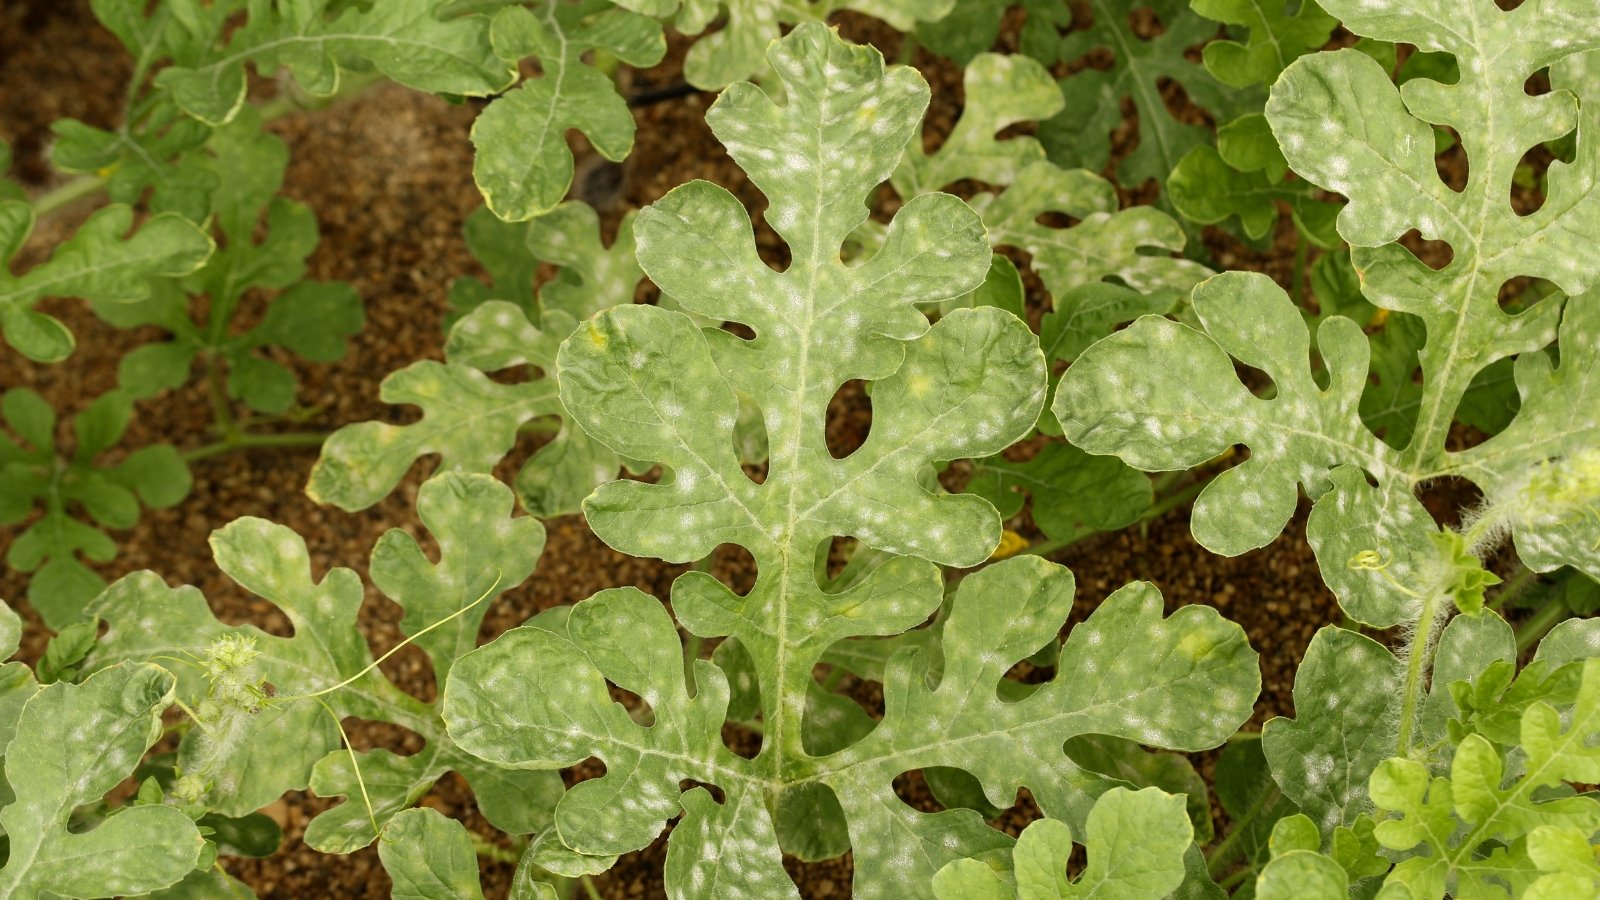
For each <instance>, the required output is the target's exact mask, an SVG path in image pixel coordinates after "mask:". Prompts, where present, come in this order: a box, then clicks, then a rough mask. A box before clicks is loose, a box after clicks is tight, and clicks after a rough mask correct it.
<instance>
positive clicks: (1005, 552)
mask: <svg viewBox="0 0 1600 900" xmlns="http://www.w3.org/2000/svg"><path fill="white" fill-rule="evenodd" d="M1026 549H1028V539H1027V538H1025V537H1023V536H1022V535H1020V534H1017V533H1016V532H1015V531H1012V530H1011V529H1009V528H1008V529H1006V530H1005V531H1002V532H1000V546H998V547H996V548H994V552H993V553H991V554H989V558H990V559H1005V558H1007V557H1010V556H1016V555H1017V554H1018V553H1021V552H1022V551H1024V550H1026Z"/></svg>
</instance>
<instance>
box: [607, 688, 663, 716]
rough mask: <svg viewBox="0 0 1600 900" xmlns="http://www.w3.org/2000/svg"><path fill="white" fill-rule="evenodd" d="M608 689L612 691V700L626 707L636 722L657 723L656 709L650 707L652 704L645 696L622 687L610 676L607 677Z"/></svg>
mask: <svg viewBox="0 0 1600 900" xmlns="http://www.w3.org/2000/svg"><path fill="white" fill-rule="evenodd" d="M606 690H607V691H609V692H610V693H611V699H612V701H613V702H615V703H618V704H620V705H621V706H622V708H623V709H626V710H627V711H628V715H629V717H631V718H632V719H633V720H634V721H635V722H637V723H639V724H640V725H654V724H655V723H656V711H655V710H653V709H651V708H650V704H648V703H646V702H645V701H644V698H643V697H641V696H639V695H638V694H635V693H634V692H633V691H630V690H628V689H627V688H624V687H620V686H619V685H617V683H616V682H614V681H612V680H611V679H609V678H608V679H606Z"/></svg>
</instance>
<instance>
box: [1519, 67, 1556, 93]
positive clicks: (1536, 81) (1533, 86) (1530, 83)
mask: <svg viewBox="0 0 1600 900" xmlns="http://www.w3.org/2000/svg"><path fill="white" fill-rule="evenodd" d="M1550 91H1551V87H1550V68H1549V67H1548V66H1546V67H1545V68H1543V69H1540V70H1539V71H1537V72H1535V73H1533V74H1532V75H1529V76H1528V80H1527V81H1524V82H1523V83H1522V92H1523V93H1524V94H1527V95H1528V96H1529V97H1543V96H1544V95H1545V94H1548V93H1550Z"/></svg>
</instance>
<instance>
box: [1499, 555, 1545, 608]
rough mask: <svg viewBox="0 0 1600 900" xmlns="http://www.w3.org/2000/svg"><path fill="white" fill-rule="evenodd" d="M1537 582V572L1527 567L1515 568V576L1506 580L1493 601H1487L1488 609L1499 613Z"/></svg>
mask: <svg viewBox="0 0 1600 900" xmlns="http://www.w3.org/2000/svg"><path fill="white" fill-rule="evenodd" d="M1538 580H1539V573H1538V572H1535V571H1533V570H1532V569H1530V568H1528V567H1527V566H1523V565H1519V566H1517V574H1515V575H1513V576H1511V577H1510V578H1509V579H1507V581H1506V583H1505V585H1504V586H1503V587H1501V588H1500V590H1499V591H1497V592H1496V593H1495V595H1494V599H1493V600H1490V601H1489V603H1488V607H1489V608H1490V609H1492V610H1494V611H1495V612H1499V611H1500V610H1501V609H1502V608H1504V607H1505V605H1506V604H1507V603H1510V602H1511V601H1513V600H1515V599H1517V598H1518V597H1520V596H1522V593H1523V592H1524V591H1526V590H1527V589H1528V588H1529V586H1531V585H1533V584H1534V583H1535V582H1537V581H1538Z"/></svg>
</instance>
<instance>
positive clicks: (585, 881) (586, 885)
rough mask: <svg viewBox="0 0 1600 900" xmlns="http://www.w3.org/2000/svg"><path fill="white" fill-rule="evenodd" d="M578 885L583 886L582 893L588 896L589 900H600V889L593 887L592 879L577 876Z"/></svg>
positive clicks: (585, 876)
mask: <svg viewBox="0 0 1600 900" xmlns="http://www.w3.org/2000/svg"><path fill="white" fill-rule="evenodd" d="M578 883H579V884H582V885H583V892H584V893H585V894H588V895H589V900H602V898H601V897H600V889H599V888H598V887H595V884H594V879H593V878H590V877H589V876H587V875H579V876H578Z"/></svg>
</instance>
